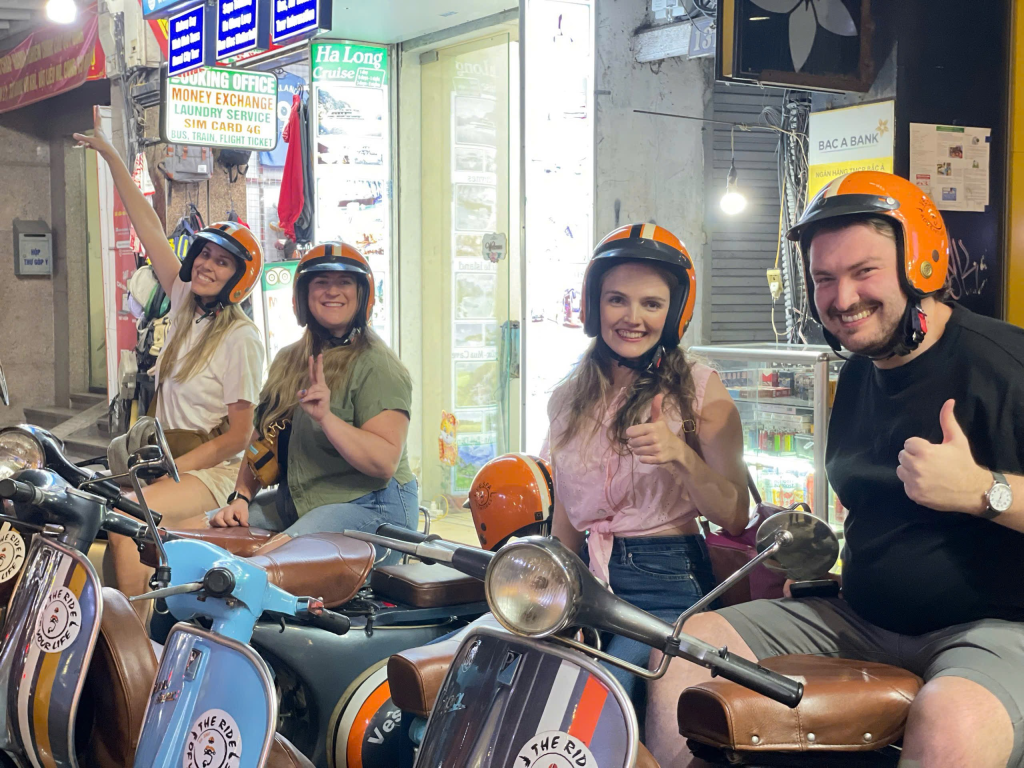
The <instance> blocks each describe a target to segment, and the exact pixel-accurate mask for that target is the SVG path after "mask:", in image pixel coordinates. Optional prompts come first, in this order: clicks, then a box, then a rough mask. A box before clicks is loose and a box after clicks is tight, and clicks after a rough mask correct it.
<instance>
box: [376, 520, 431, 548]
mask: <svg viewBox="0 0 1024 768" xmlns="http://www.w3.org/2000/svg"><path fill="white" fill-rule="evenodd" d="M377 535H378V536H386V537H387V538H389V539H398V541H408V542H409V543H410V544H423V543H424V542H426V541H427V540H428V539H431V538H433V539H436V538H438V537H437V536H433V537H431V536H427V534H425V533H420V532H419V531H411V530H409V529H408V528H400V527H398V526H397V525H391V523H384V524H383V525H381V526H379V527H378V528H377Z"/></svg>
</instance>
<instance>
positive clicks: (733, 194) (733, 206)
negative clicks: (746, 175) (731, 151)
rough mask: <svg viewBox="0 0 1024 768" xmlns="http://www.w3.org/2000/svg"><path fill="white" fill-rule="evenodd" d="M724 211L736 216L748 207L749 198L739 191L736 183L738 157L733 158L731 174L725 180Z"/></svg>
mask: <svg viewBox="0 0 1024 768" xmlns="http://www.w3.org/2000/svg"><path fill="white" fill-rule="evenodd" d="M720 205H721V206H722V211H723V212H724V213H725V214H726V215H728V216H735V215H736V214H738V213H742V212H743V210H744V209H745V208H746V207H747V198H745V197H744V196H743V193H742V192H740V191H739V188H738V187H737V185H736V158H733V161H732V164H731V165H730V166H729V176H728V178H727V179H726V182H725V194H724V195H722V201H721V203H720Z"/></svg>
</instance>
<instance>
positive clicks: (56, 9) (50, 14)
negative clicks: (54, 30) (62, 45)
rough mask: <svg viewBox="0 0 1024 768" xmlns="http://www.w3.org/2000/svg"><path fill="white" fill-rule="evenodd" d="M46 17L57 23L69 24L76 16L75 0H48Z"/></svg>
mask: <svg viewBox="0 0 1024 768" xmlns="http://www.w3.org/2000/svg"><path fill="white" fill-rule="evenodd" d="M46 17H47V18H48V19H49V20H50V21H52V22H55V23H57V24H71V23H72V22H74V20H75V19H76V18H78V6H77V5H75V0H48V1H47V3H46Z"/></svg>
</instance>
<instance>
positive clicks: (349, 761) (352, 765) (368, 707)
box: [345, 680, 391, 768]
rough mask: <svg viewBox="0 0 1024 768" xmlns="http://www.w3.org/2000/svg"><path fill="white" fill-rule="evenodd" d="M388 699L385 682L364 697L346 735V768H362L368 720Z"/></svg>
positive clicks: (387, 686)
mask: <svg viewBox="0 0 1024 768" xmlns="http://www.w3.org/2000/svg"><path fill="white" fill-rule="evenodd" d="M390 698H391V686H390V685H389V684H388V682H387V680H385V681H384V682H383V683H381V684H380V685H379V686H377V690H375V691H374V692H373V693H371V694H370V695H369V696H367V697H366V701H364V702H363V706H361V707H360V708H359V712H358V714H356V720H355V723H353V725H352V730H351V731H350V732H349V735H348V749H347V750H346V755H345V762H346V768H363V755H362V749H361V747H362V744H363V738H364V737H365V736H366V729H367V728H368V727H369V725H370V720H372V719H373V716H374V715H375V714H377V710H379V709H380V708H381V706H383V704H384V702H385V701H387V700H388V699H390Z"/></svg>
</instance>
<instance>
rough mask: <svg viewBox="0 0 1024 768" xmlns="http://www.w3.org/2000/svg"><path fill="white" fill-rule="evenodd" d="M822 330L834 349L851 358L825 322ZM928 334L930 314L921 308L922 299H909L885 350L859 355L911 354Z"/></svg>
mask: <svg viewBox="0 0 1024 768" xmlns="http://www.w3.org/2000/svg"><path fill="white" fill-rule="evenodd" d="M821 330H822V331H823V332H824V334H825V341H827V342H828V345H829V346H830V347H832V351H833V352H835V353H836V354H837V355H839V357H841V358H843V359H844V360H849V359H850V358H849V357H847V356H846V355H844V354H843V353H842V348H843V347H842V344H840V343H839V339H837V338H836V337H835V336H834V335H833V334H832V333H830V332H829V331H828V329H826V328H825V326H824V324H822V327H821ZM927 334H928V316H927V315H926V314H925V313H924V310H923V309H921V302H920V300H919V299H916V298H914V299H909V300H908V301H907V306H906V308H905V309H904V310H903V317H902V318H900V322H899V325H897V326H896V330H895V331H893V335H892V336H891V337H890V338H889V342H888V343H887V344H886V346H885V348H884V350H885V351H883V352H882V353H880V354H877V355H859V357H866V358H867V359H868V360H889V359H891V358H893V357H903V356H904V355H909V354H910V353H911V352H913V351H914V350H915V349H917V348H918V347H919V346H920V345H921V342H922V341H924V337H925V336H926V335H927Z"/></svg>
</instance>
